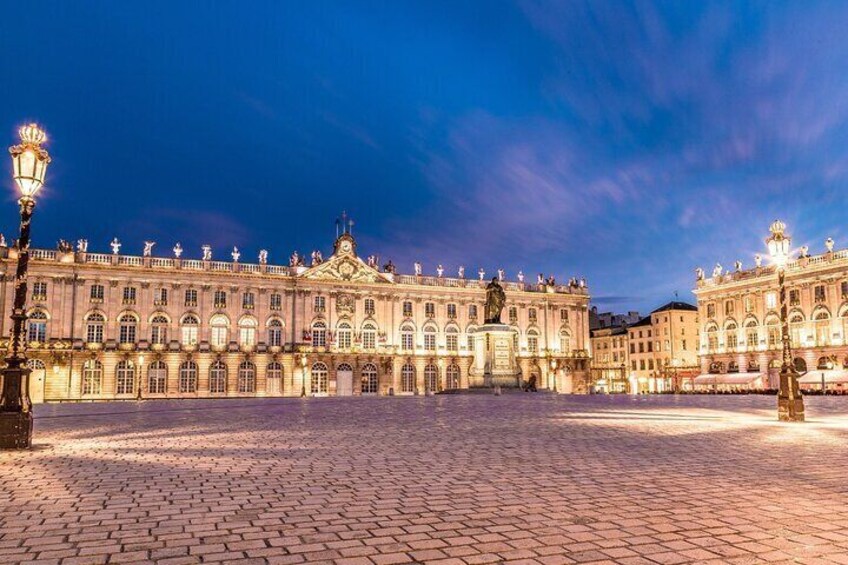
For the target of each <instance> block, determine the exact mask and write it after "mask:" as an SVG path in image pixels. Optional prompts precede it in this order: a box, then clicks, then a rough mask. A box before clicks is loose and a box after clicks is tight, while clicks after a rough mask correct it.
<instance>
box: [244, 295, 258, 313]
mask: <svg viewBox="0 0 848 565" xmlns="http://www.w3.org/2000/svg"><path fill="white" fill-rule="evenodd" d="M254 306H256V295H255V294H253V293H252V292H245V293H244V294H243V295H242V296H241V307H242V308H244V309H245V310H253V307H254Z"/></svg>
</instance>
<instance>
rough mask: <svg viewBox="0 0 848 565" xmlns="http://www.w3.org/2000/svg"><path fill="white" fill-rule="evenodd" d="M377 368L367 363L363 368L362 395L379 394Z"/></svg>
mask: <svg viewBox="0 0 848 565" xmlns="http://www.w3.org/2000/svg"><path fill="white" fill-rule="evenodd" d="M377 386H378V384H377V366H376V365H374V364H373V363H366V364H365V365H363V367H362V394H377Z"/></svg>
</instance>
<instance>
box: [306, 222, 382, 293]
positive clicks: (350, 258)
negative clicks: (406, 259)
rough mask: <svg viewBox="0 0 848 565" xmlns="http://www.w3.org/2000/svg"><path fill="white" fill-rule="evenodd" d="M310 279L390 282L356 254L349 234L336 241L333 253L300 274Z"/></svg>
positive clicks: (354, 244)
mask: <svg viewBox="0 0 848 565" xmlns="http://www.w3.org/2000/svg"><path fill="white" fill-rule="evenodd" d="M300 276H301V277H303V278H305V279H310V280H334V281H345V282H360V283H391V282H392V281H391V279H390V278H389V277H387V276H386V275H385V274H384V273H381V272H380V271H378V270H377V269H375V268H373V267H370V266H368V264H367V263H365V261H363V260H362V259H360V258H359V257H357V256H356V243H355V242H354V241H353V236H351V235H350V234H347V233H345V234H342V235H341V237H339V239H338V240H337V241H336V245H335V252H334V253H333V255H332V256H331V257H330V258H329V259H327V260H326V261H324V262H323V263H320V264H318V265H314V266H312V267H310V268H309V269H307V270H306V271H304V272H303V274H301V275H300Z"/></svg>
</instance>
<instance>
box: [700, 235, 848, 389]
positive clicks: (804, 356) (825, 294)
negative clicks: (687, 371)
mask: <svg viewBox="0 0 848 565" xmlns="http://www.w3.org/2000/svg"><path fill="white" fill-rule="evenodd" d="M786 293H787V294H786V296H787V301H788V312H787V314H788V321H789V329H790V336H791V344H792V353H793V356H794V363H795V368H796V369H797V370H798V372H799V373H801V374H802V376H801V379H800V381H801V385H802V386H803V387H806V388H817V387H821V386H822V382H824V383H825V386H827V387H829V388H830V387H834V388H843V387H848V323H846V322H848V250H840V251H834V250H833V240H832V239H828V240H827V241H826V242H825V252H824V253H822V254H819V255H810V254H809V253H808V251H807V249H806V248H802V249H801V251H800V253H798V255H797V256H796V258H795V259H794V260H792V261H790V262H789V263H788V264H787V265H786ZM695 295H696V296H697V300H698V312H699V315H700V321H701V322H700V325H701V335H700V343H699V348H700V364H701V375H700V376H699V377H698V378H697V379H696V383H695V384H696V385H697V386H698V387H699V388H716V389H722V388H724V389H740V388H749V389H764V388H765V389H774V388H777V386H778V374H779V371H780V365H781V357H782V346H781V325H780V322H781V321H780V302H779V293H778V281H777V272H776V270H775V268H774V267H773V266H767V265H762V260H761V258H760V257H759V256H757V257H756V258H755V266H754V268H752V269H743V268H742V265H741V263H740V262H737V263H736V268H735V269H734V270H733V271H729V272H725V271H724V270H723V269H722V268H721V267H720V266H718V265H717V266H716V268H715V269H714V271H713V276H712V277H709V278H707V277H705V276H704V275H703V272H702V271H700V270H699V276H698V280H697V283H696V289H695Z"/></svg>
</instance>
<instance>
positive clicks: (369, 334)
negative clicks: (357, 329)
mask: <svg viewBox="0 0 848 565" xmlns="http://www.w3.org/2000/svg"><path fill="white" fill-rule="evenodd" d="M362 348H363V349H376V348H377V326H375V325H374V324H372V323H370V322H369V323H367V324H365V325H364V326H362Z"/></svg>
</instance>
